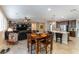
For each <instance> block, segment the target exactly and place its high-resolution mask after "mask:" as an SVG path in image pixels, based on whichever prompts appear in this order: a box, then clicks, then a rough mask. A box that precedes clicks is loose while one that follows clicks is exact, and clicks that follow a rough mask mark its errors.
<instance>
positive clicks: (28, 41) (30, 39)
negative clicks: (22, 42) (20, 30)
mask: <svg viewBox="0 0 79 59" xmlns="http://www.w3.org/2000/svg"><path fill="white" fill-rule="evenodd" d="M35 44H36V43H35V40H33V39H32V37H31V33H28V34H27V48H28V52H31V54H32V51H33V48H32V47H33V45H35Z"/></svg>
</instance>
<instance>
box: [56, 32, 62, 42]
mask: <svg viewBox="0 0 79 59" xmlns="http://www.w3.org/2000/svg"><path fill="white" fill-rule="evenodd" d="M58 40H60V43H62V33H56V42H58Z"/></svg>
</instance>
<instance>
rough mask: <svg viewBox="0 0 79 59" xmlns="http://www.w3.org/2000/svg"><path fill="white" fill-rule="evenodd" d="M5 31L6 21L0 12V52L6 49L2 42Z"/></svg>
mask: <svg viewBox="0 0 79 59" xmlns="http://www.w3.org/2000/svg"><path fill="white" fill-rule="evenodd" d="M6 29H7V19H6V17H5V16H4V14H3V13H2V11H1V10H0V50H1V49H3V48H6V45H5V43H4V42H5V41H4V36H5V35H4V32H5V30H6Z"/></svg>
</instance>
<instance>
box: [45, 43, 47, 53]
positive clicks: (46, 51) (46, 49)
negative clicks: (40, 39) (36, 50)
mask: <svg viewBox="0 0 79 59" xmlns="http://www.w3.org/2000/svg"><path fill="white" fill-rule="evenodd" d="M45 50H46V54H47V44H46V45H45Z"/></svg>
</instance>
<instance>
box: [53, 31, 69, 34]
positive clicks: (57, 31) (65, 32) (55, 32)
mask: <svg viewBox="0 0 79 59" xmlns="http://www.w3.org/2000/svg"><path fill="white" fill-rule="evenodd" d="M52 32H54V33H63V34H68V33H69V32H63V31H55V30H54V31H52Z"/></svg>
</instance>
